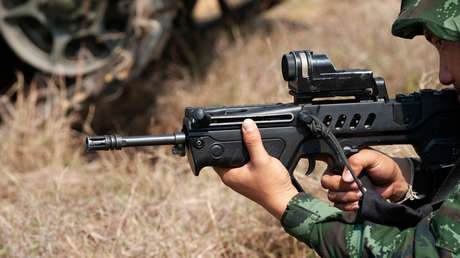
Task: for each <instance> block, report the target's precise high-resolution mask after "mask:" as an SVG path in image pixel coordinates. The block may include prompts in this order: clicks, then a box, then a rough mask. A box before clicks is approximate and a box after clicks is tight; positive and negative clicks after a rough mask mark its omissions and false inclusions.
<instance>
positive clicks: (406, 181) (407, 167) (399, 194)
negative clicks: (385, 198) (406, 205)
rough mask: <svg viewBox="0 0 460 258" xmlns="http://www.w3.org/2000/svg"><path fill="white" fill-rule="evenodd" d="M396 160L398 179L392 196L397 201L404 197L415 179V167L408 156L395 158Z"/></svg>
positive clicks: (393, 200) (392, 199)
mask: <svg viewBox="0 0 460 258" xmlns="http://www.w3.org/2000/svg"><path fill="white" fill-rule="evenodd" d="M394 161H395V162H396V164H397V168H396V169H397V172H396V173H397V175H399V176H398V179H397V180H396V182H395V186H394V190H393V194H392V195H391V197H390V200H391V201H392V202H397V201H399V200H401V199H403V198H404V196H405V195H406V193H407V191H408V190H409V185H410V184H411V183H412V180H413V168H412V164H411V161H410V159H408V158H395V159H394Z"/></svg>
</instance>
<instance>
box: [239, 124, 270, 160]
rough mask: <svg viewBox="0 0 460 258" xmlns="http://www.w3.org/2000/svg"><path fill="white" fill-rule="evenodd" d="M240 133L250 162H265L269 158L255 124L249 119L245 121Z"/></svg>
mask: <svg viewBox="0 0 460 258" xmlns="http://www.w3.org/2000/svg"><path fill="white" fill-rule="evenodd" d="M242 131H243V139H244V143H245V144H246V148H247V149H248V152H249V157H250V158H251V162H253V163H256V164H257V163H263V162H265V161H266V160H267V158H268V157H269V156H268V153H267V151H266V150H265V147H264V145H263V143H262V138H261V136H260V132H259V129H258V128H257V125H256V123H255V122H254V121H253V120H251V119H245V120H244V122H243V128H242Z"/></svg>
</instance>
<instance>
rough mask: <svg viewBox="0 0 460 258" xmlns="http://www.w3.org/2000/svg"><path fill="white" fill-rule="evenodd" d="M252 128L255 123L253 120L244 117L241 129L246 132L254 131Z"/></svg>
mask: <svg viewBox="0 0 460 258" xmlns="http://www.w3.org/2000/svg"><path fill="white" fill-rule="evenodd" d="M254 128H255V124H254V121H252V120H251V119H245V120H244V121H243V129H244V130H245V131H246V132H251V131H254Z"/></svg>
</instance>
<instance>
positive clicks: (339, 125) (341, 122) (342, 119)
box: [335, 114, 347, 130]
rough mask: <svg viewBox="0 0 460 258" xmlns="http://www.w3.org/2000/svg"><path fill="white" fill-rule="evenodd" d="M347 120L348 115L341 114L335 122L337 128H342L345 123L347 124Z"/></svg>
mask: <svg viewBox="0 0 460 258" xmlns="http://www.w3.org/2000/svg"><path fill="white" fill-rule="evenodd" d="M346 120H347V116H346V115H344V114H342V115H340V116H339V118H338V119H337V122H336V123H335V129H337V130H339V129H342V127H343V125H344V124H345V121H346Z"/></svg>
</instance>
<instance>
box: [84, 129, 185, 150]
mask: <svg viewBox="0 0 460 258" xmlns="http://www.w3.org/2000/svg"><path fill="white" fill-rule="evenodd" d="M185 141H186V136H185V134H184V133H174V134H164V135H149V136H120V135H117V134H116V135H102V136H87V137H86V150H87V151H98V150H120V149H121V148H123V147H135V146H152V145H174V144H182V143H185Z"/></svg>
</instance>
